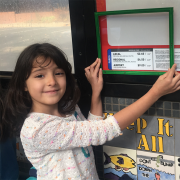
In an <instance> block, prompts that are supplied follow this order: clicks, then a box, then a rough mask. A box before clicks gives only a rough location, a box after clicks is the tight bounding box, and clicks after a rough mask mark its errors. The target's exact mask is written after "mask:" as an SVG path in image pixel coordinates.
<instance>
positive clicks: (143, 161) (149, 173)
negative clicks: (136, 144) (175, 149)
mask: <svg viewBox="0 0 180 180" xmlns="http://www.w3.org/2000/svg"><path fill="white" fill-rule="evenodd" d="M137 174H138V180H145V179H147V180H175V162H174V156H168V155H164V154H163V155H162V154H156V153H150V152H144V151H137Z"/></svg>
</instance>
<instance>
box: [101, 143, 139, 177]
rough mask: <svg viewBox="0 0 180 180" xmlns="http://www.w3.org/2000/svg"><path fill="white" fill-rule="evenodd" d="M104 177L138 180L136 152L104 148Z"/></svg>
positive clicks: (109, 147)
mask: <svg viewBox="0 0 180 180" xmlns="http://www.w3.org/2000/svg"><path fill="white" fill-rule="evenodd" d="M103 153H104V177H105V178H107V179H113V180H121V179H122V180H123V179H126V180H137V167H136V150H131V149H125V148H117V147H111V146H103Z"/></svg>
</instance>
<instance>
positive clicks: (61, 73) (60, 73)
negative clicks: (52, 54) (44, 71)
mask: <svg viewBox="0 0 180 180" xmlns="http://www.w3.org/2000/svg"><path fill="white" fill-rule="evenodd" d="M63 74H64V73H63V72H59V73H56V75H63Z"/></svg>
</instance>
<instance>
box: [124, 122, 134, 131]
mask: <svg viewBox="0 0 180 180" xmlns="http://www.w3.org/2000/svg"><path fill="white" fill-rule="evenodd" d="M130 126H134V122H133V123H132V124H131V125H130ZM126 129H128V130H131V131H132V130H133V129H134V127H133V128H129V127H127V128H126Z"/></svg>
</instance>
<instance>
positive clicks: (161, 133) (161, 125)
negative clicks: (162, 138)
mask: <svg viewBox="0 0 180 180" xmlns="http://www.w3.org/2000/svg"><path fill="white" fill-rule="evenodd" d="M158 121H159V132H158V134H160V135H163V134H164V133H163V121H164V119H160V118H158Z"/></svg>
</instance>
